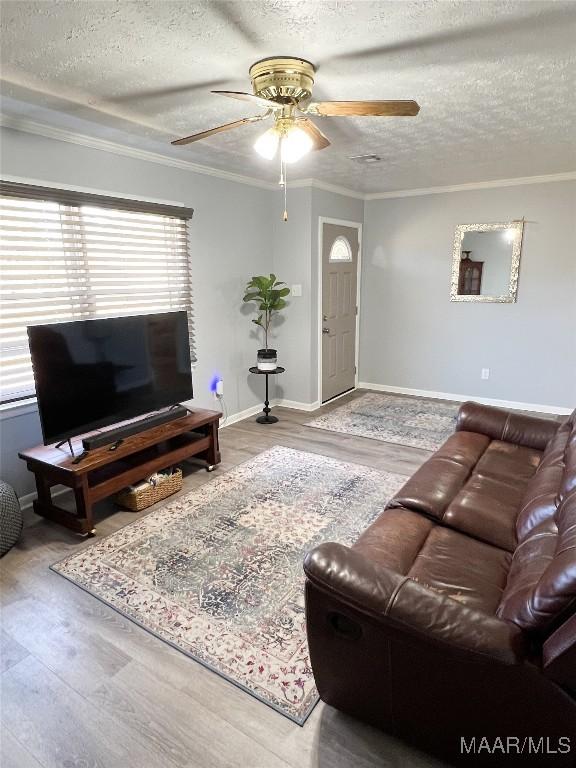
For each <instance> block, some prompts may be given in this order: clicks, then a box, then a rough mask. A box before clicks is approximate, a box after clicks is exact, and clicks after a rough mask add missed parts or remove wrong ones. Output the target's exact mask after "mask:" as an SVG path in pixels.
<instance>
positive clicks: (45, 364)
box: [28, 312, 192, 445]
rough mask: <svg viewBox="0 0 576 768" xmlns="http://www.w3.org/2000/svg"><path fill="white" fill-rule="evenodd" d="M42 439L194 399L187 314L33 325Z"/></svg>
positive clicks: (30, 329) (46, 440)
mask: <svg viewBox="0 0 576 768" xmlns="http://www.w3.org/2000/svg"><path fill="white" fill-rule="evenodd" d="M28 340H29V344H30V353H31V355H32V367H33V370H34V380H35V382H36V395H37V398H38V410H39V412H40V423H41V425H42V435H43V438H44V444H45V445H48V444H49V443H53V442H56V441H58V440H66V439H68V438H69V437H74V436H76V435H80V434H83V433H85V432H90V431H92V430H95V429H98V428H101V427H107V426H110V425H111V424H114V423H116V422H119V421H125V420H127V419H131V418H134V417H136V416H141V415H143V414H146V413H150V412H151V411H157V410H159V409H161V408H166V407H168V406H170V405H175V404H176V403H180V402H182V401H183V400H190V399H191V397H192V366H191V361H190V342H189V336H188V317H187V313H186V312H163V313H162V314H154V315H134V316H131V317H110V318H98V319H95V320H78V321H75V322H69V323H56V324H51V325H32V326H29V327H28Z"/></svg>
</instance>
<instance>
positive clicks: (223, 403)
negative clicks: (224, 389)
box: [216, 394, 228, 427]
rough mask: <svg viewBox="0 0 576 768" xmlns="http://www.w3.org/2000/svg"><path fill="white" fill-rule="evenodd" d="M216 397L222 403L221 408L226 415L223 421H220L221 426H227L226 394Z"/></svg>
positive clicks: (223, 414)
mask: <svg viewBox="0 0 576 768" xmlns="http://www.w3.org/2000/svg"><path fill="white" fill-rule="evenodd" d="M216 399H217V400H218V402H219V403H220V410H221V411H222V416H223V417H224V418H223V419H222V421H221V422H220V426H221V427H225V426H226V422H227V421H228V407H227V406H226V400H224V395H218V394H217V395H216Z"/></svg>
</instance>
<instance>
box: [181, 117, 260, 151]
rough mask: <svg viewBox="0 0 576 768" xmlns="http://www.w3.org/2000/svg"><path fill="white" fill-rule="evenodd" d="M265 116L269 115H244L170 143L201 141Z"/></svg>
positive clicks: (254, 121)
mask: <svg viewBox="0 0 576 768" xmlns="http://www.w3.org/2000/svg"><path fill="white" fill-rule="evenodd" d="M265 117H268V114H265V115H256V116H255V117H243V118H242V119H241V120H234V122H233V123H225V124H224V125H218V126H217V127H216V128H210V129H208V130H207V131H201V132H200V133H193V134H192V136H185V137H184V138H183V139H176V140H175V141H171V142H170V143H171V144H174V145H181V144H191V143H192V142H193V141H200V139H206V138H208V136H212V135H213V134H215V133H222V132H223V131H231V130H232V129H233V128H239V127H240V126H241V125H246V123H256V122H258V121H259V120H264V118H265Z"/></svg>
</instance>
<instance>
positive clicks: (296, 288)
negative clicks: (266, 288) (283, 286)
mask: <svg viewBox="0 0 576 768" xmlns="http://www.w3.org/2000/svg"><path fill="white" fill-rule="evenodd" d="M290 293H291V294H292V296H302V286H301V285H293V286H292V288H291V289H290Z"/></svg>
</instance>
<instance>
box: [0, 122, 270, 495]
mask: <svg viewBox="0 0 576 768" xmlns="http://www.w3.org/2000/svg"><path fill="white" fill-rule="evenodd" d="M0 151H1V155H0V168H1V171H2V175H3V177H5V178H6V177H19V178H24V179H28V180H35V181H37V182H39V183H45V184H47V185H53V186H58V185H67V186H72V187H76V188H79V189H86V188H89V189H92V190H94V191H99V192H103V193H109V194H113V195H117V196H122V195H128V196H132V197H138V196H141V197H143V198H147V199H155V200H160V201H162V200H164V201H171V202H175V203H180V204H182V205H186V206H190V207H193V208H194V218H193V220H192V223H191V226H190V252H191V259H192V274H193V287H194V326H195V334H196V352H197V356H198V364H197V366H196V367H195V370H194V375H193V378H194V404H196V405H198V406H200V407H207V408H215V405H214V400H213V397H212V395H211V394H210V392H209V389H208V386H209V382H210V379H211V377H212V376H213V374H214V373H219V374H220V375H221V376H222V377H223V379H224V393H225V399H226V404H227V406H228V410H229V412H230V413H237V412H239V411H242V410H244V409H246V408H250V407H252V406H255V405H257V404H258V403H259V402H260V401H261V393H260V390H259V388H258V387H257V386H255V385H254V382H253V379H254V377H253V376H250V374H249V373H248V367H249V366H250V365H254V361H255V359H256V349H257V343H256V341H255V340H254V339H253V338H251V327H252V325H251V323H250V321H249V319H248V318H246V317H243V315H242V314H241V308H242V296H243V288H244V285H245V283H246V281H247V280H248V279H249V278H250V276H251V275H253V274H262V273H266V272H267V271H270V265H271V240H272V224H271V220H272V219H271V217H272V211H273V209H274V202H273V199H274V194H271V193H270V192H269V191H267V190H265V189H260V188H258V187H254V186H249V185H245V184H240V183H233V182H230V181H227V180H222V179H218V178H214V177H211V176H206V175H200V174H195V173H191V172H190V171H187V170H182V169H178V168H171V167H167V166H164V165H159V164H157V163H151V162H146V161H143V160H137V159H133V158H129V157H123V156H119V155H117V154H112V153H109V152H104V151H101V150H97V149H91V148H88V147H84V146H78V145H75V144H70V143H65V142H62V141H56V140H53V139H48V138H44V137H40V136H33V135H31V134H27V133H22V132H17V131H13V130H10V129H2V132H1V134H0ZM11 415H12V416H13V414H11ZM0 428H1V429H2V468H1V472H2V477H3V479H5V480H6V481H7V482H10V483H11V484H13V485H14V486H15V487H16V490H17V492H18V494H19V495H22V494H25V493H28V492H30V491H31V490H32V489H33V486H32V476H31V475H30V474H29V473H28V472H27V470H26V468H25V466H24V463H23V462H22V461H21V460H19V459H17V458H16V453H17V451H18V450H21V449H24V448H29V447H31V446H33V445H36V444H37V443H40V442H41V433H40V425H39V421H38V415H37V413H36V412H29V413H27V414H26V415H22V416H17V417H13V418H10V419H8V420H5V419H3V420H2V421H1V422H0Z"/></svg>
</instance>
